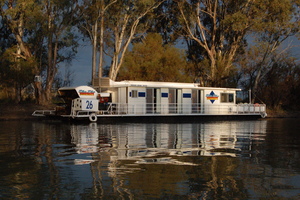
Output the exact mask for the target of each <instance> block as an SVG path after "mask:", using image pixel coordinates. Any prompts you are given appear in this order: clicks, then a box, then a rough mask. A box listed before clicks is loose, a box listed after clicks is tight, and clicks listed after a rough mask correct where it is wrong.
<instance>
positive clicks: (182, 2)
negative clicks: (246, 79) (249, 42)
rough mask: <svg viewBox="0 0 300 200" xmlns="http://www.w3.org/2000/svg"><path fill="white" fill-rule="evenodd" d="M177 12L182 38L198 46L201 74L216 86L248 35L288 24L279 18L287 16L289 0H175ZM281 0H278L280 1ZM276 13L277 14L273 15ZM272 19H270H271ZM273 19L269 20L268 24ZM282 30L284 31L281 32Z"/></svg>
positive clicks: (210, 83)
mask: <svg viewBox="0 0 300 200" xmlns="http://www.w3.org/2000/svg"><path fill="white" fill-rule="evenodd" d="M175 1H176V2H177V4H178V9H179V11H180V14H181V19H180V20H181V23H182V25H183V30H184V32H185V37H187V38H188V39H190V40H193V41H194V42H195V43H196V44H197V45H199V48H201V49H202V51H200V52H202V55H201V57H202V58H201V59H202V63H201V64H202V66H201V67H204V68H206V69H205V70H204V73H205V74H204V76H205V77H207V80H208V82H209V83H208V84H209V85H211V86H218V85H220V82H221V80H223V79H226V78H227V77H228V75H229V74H230V72H231V71H232V70H233V69H234V68H235V65H234V64H233V63H234V61H235V58H236V56H237V54H238V52H239V49H240V48H241V47H243V46H244V44H245V42H244V41H245V39H246V37H247V36H249V35H250V34H253V33H254V32H259V31H266V32H267V29H266V28H269V27H270V26H273V25H275V24H276V23H278V24H277V25H276V27H279V26H281V25H284V23H289V17H286V18H285V19H284V20H283V18H284V17H282V18H281V20H277V19H276V18H278V19H279V18H280V17H279V15H280V14H281V13H282V12H286V14H284V15H286V16H291V7H290V5H294V6H295V7H296V4H293V3H292V2H294V1H293V0H284V1H283V2H282V1H281V0H270V1H264V0H240V1H235V0H175ZM280 2H282V3H280ZM274 16H278V17H274ZM273 20H274V21H273ZM271 21H273V23H270V22H271ZM282 33H284V32H282Z"/></svg>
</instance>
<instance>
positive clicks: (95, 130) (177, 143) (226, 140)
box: [71, 121, 266, 162]
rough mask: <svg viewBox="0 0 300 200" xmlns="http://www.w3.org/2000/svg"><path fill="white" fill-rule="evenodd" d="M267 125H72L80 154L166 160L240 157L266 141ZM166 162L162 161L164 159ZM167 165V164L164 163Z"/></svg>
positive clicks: (237, 122) (235, 122)
mask: <svg viewBox="0 0 300 200" xmlns="http://www.w3.org/2000/svg"><path fill="white" fill-rule="evenodd" d="M265 129H266V121H226V122H218V123H203V124H119V125H98V124H90V125H72V126H71V136H72V143H74V144H76V150H77V153H95V152H99V151H106V150H108V149H112V150H114V155H113V156H112V158H113V159H114V160H115V159H144V160H145V158H149V157H156V156H159V157H162V156H163V155H165V156H184V155H186V156H193V155H195V156H196V155H197V156H199V155H200V156H233V157H234V156H236V155H237V154H240V153H241V151H242V150H245V149H250V148H251V141H252V140H253V139H255V140H256V139H258V140H259V139H262V138H263V137H264V133H265ZM161 160H162V159H161ZM164 162H165V160H164Z"/></svg>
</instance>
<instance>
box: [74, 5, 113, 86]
mask: <svg viewBox="0 0 300 200" xmlns="http://www.w3.org/2000/svg"><path fill="white" fill-rule="evenodd" d="M116 2H117V0H83V2H82V5H81V7H80V10H81V13H80V17H81V20H80V22H79V24H78V28H79V30H80V31H81V32H82V33H83V35H84V36H87V37H88V38H89V40H90V41H91V44H92V83H93V82H94V81H93V80H94V79H95V78H96V77H102V71H103V70H102V68H103V64H104V40H105V39H104V32H105V30H106V27H107V23H105V22H106V21H107V20H109V17H108V15H107V14H106V11H107V9H109V7H110V6H113V4H114V3H116ZM98 53H99V54H98ZM97 54H98V55H99V56H97ZM97 60H98V64H97ZM97 71H98V73H97Z"/></svg>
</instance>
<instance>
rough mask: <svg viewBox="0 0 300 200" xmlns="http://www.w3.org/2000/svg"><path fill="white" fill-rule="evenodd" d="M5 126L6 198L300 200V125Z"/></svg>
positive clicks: (2, 192)
mask: <svg viewBox="0 0 300 200" xmlns="http://www.w3.org/2000/svg"><path fill="white" fill-rule="evenodd" d="M0 127H1V129H0V199H300V120H299V119H272V120H270V119H268V120H258V121H224V122H223V121H218V122H205V123H204V122H203V123H193V124H144V123H143V124H77V125H76V124H68V123H61V122H28V121H26V122H18V121H8V122H3V121H2V122H0Z"/></svg>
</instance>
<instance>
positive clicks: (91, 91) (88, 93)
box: [79, 90, 95, 96]
mask: <svg viewBox="0 0 300 200" xmlns="http://www.w3.org/2000/svg"><path fill="white" fill-rule="evenodd" d="M94 93H95V91H93V90H88V91H85V90H79V94H80V95H89V96H93V95H94Z"/></svg>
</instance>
